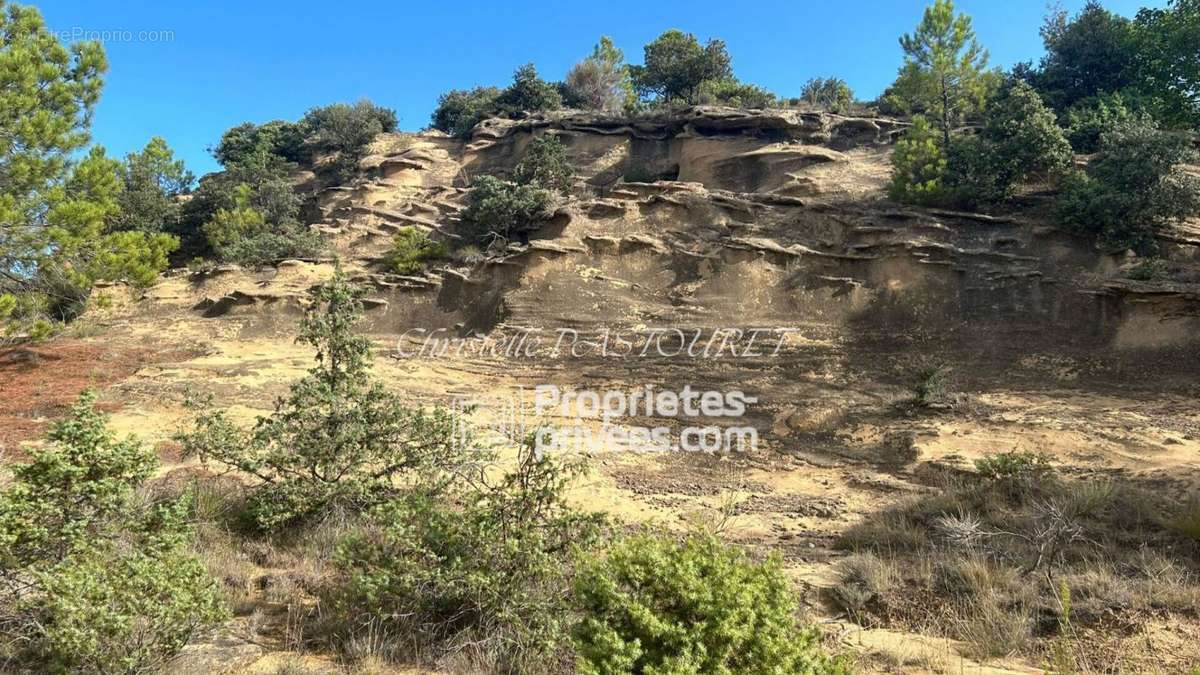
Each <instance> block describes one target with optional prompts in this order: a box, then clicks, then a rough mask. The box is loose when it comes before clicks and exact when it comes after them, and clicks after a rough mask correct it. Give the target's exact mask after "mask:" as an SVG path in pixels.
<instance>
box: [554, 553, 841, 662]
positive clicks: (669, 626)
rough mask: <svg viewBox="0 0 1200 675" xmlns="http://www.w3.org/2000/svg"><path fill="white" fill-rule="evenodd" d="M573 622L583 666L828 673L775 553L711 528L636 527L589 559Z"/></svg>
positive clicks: (815, 637)
mask: <svg viewBox="0 0 1200 675" xmlns="http://www.w3.org/2000/svg"><path fill="white" fill-rule="evenodd" d="M576 592H577V593H578V595H579V598H580V603H581V607H582V610H583V621H582V622H581V623H580V624H579V627H578V628H577V630H576V643H577V646H578V652H579V667H580V670H581V671H582V672H585V673H746V674H752V673H764V674H765V673H829V672H839V671H840V670H841V669H840V667H839V666H838V665H837V664H835V663H833V662H831V661H830V660H829V659H828V658H827V657H825V656H824V655H822V653H821V651H820V648H819V646H818V642H819V636H818V633H817V632H816V631H815V630H812V629H802V628H800V626H799V625H798V623H797V619H796V611H797V609H796V603H795V600H794V593H793V590H792V588H791V584H790V583H789V581H788V579H787V576H786V575H784V573H783V571H782V570H781V569H780V563H779V559H778V558H772V559H771V560H769V561H767V562H765V563H761V564H759V563H754V562H751V561H749V560H748V559H747V558H746V556H745V554H743V553H742V552H741V551H739V550H738V549H736V548H731V547H728V546H726V545H724V544H722V543H721V542H719V541H718V540H717V539H716V538H714V537H711V536H693V537H691V538H689V539H687V540H686V541H684V542H682V543H676V542H674V541H669V540H665V539H660V538H654V537H646V536H641V537H635V538H632V539H629V540H626V541H624V542H621V543H619V544H618V545H617V546H615V547H614V548H613V549H612V550H611V551H610V552H609V554H608V555H607V556H605V557H603V558H599V559H596V560H594V561H592V563H591V564H590V565H588V566H586V567H585V568H584V570H583V571H582V572H581V574H580V577H579V579H578V582H577V584H576Z"/></svg>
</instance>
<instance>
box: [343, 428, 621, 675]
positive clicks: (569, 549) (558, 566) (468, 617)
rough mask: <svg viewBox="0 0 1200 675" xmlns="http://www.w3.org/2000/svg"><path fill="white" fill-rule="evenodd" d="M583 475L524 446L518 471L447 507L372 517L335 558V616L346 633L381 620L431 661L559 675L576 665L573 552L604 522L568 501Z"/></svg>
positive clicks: (427, 502)
mask: <svg viewBox="0 0 1200 675" xmlns="http://www.w3.org/2000/svg"><path fill="white" fill-rule="evenodd" d="M581 468H582V467H581V465H579V464H572V463H567V462H562V461H558V460H556V459H554V458H551V457H548V456H543V455H538V454H537V453H536V452H534V450H533V448H532V446H531V445H529V444H526V445H524V446H522V448H521V451H520V453H519V457H518V460H517V464H516V467H515V468H514V469H512V470H510V471H509V472H507V473H505V474H504V475H503V476H502V477H501V478H500V479H499V481H498V482H496V483H495V484H492V483H490V482H488V481H487V480H485V479H483V477H481V482H479V483H473V484H472V487H470V488H468V489H465V490H463V491H460V492H457V493H454V494H453V495H451V496H450V498H443V499H436V498H430V497H427V496H417V497H415V498H414V497H409V498H401V499H398V500H395V501H392V502H389V503H388V504H385V505H383V506H381V507H379V508H378V509H376V510H375V511H374V512H373V513H372V514H371V516H370V518H369V519H368V525H367V526H366V527H365V528H363V529H362V530H361V531H360V532H358V533H356V534H355V535H353V536H351V537H349V538H348V539H347V540H346V541H345V542H344V543H343V544H342V545H341V547H340V548H339V550H338V554H337V567H338V569H339V571H340V573H341V575H342V576H343V579H344V581H343V585H342V588H341V590H340V593H339V597H338V598H337V600H336V602H334V603H333V604H334V606H336V607H339V608H340V610H341V612H342V614H343V616H344V617H346V618H347V619H348V623H349V624H350V626H351V627H354V626H359V625H366V624H369V623H371V622H376V621H379V620H380V617H385V618H384V619H383V621H384V622H385V623H386V624H387V625H386V628H387V629H389V630H391V631H394V632H396V633H397V634H403V635H406V636H412V637H413V638H414V639H415V640H416V641H417V642H418V643H420V644H421V645H422V646H424V647H425V648H426V649H427V650H432V651H433V652H434V653H436V654H439V655H441V654H446V653H460V654H461V653H462V652H464V651H466V652H468V654H467V657H468V659H472V660H474V661H476V662H486V663H491V664H495V665H496V666H497V667H498V670H500V671H501V672H520V673H529V672H558V671H559V669H558V667H557V666H559V665H561V664H563V663H565V662H569V660H570V656H569V650H570V639H569V630H570V626H571V623H572V621H573V619H574V616H575V613H574V608H573V606H572V602H571V600H572V599H571V594H570V582H569V577H570V575H571V573H572V570H573V569H574V560H575V551H576V550H578V549H584V550H586V549H587V548H590V547H591V546H592V545H593V544H594V543H595V541H596V539H597V536H598V535H599V533H600V524H601V521H600V520H599V518H598V517H596V516H592V515H586V514H583V513H581V512H579V511H577V510H575V509H574V508H572V507H570V506H569V505H568V504H567V503H566V501H565V491H566V487H567V484H568V481H569V480H571V479H572V478H573V477H574V476H575V475H576V474H577V473H578V472H579V470H580V469H581Z"/></svg>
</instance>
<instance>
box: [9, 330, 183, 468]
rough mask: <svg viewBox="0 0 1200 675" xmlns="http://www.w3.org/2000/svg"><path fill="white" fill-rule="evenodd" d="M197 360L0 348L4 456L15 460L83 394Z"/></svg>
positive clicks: (72, 348)
mask: <svg viewBox="0 0 1200 675" xmlns="http://www.w3.org/2000/svg"><path fill="white" fill-rule="evenodd" d="M192 355H194V354H193V353H192V352H189V351H187V350H180V349H169V350H163V349H155V348H152V347H146V346H136V347H126V346H121V345H115V344H107V343H101V342H91V341H83V340H54V341H51V342H47V343H44V344H39V345H35V346H26V347H12V348H9V349H0V452H3V453H4V457H6V458H10V457H12V456H13V455H14V454H16V453H18V452H19V450H20V445H21V442H22V441H28V440H30V439H34V438H37V437H39V436H41V434H42V432H43V431H44V430H45V428H46V426H47V424H49V422H50V421H52V420H54V419H57V418H59V417H61V416H62V415H63V414H64V413H65V412H66V411H67V410H68V409H69V408H70V405H71V403H72V402H73V401H74V400H75V399H76V397H78V396H79V394H80V392H82V391H83V390H84V389H87V388H89V387H92V388H97V389H103V388H104V387H107V386H109V385H111V384H114V383H116V382H119V381H121V380H123V379H125V378H127V377H129V376H130V375H132V374H133V373H135V372H137V371H138V369H140V368H142V367H143V366H146V365H149V364H151V363H163V362H169V361H173V360H181V359H185V358H188V357H190V356H192ZM99 407H100V408H101V409H103V410H106V411H109V412H111V411H113V410H116V409H119V408H120V405H119V404H116V403H102V404H100V406H99Z"/></svg>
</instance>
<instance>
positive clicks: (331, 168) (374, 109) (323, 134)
mask: <svg viewBox="0 0 1200 675" xmlns="http://www.w3.org/2000/svg"><path fill="white" fill-rule="evenodd" d="M300 128H301V129H302V130H303V131H304V132H305V133H306V134H307V142H306V146H307V147H308V148H309V150H310V151H311V152H312V153H321V154H329V153H332V154H334V157H333V158H332V160H331V161H330V162H328V163H327V164H324V165H322V166H321V167H319V168H321V169H322V170H323V171H325V172H327V173H328V174H329V175H330V176H332V177H333V178H334V179H335V180H338V181H340V182H344V181H346V180H349V179H350V178H352V177H353V176H354V175H355V174H356V173H357V171H358V162H359V160H361V159H362V158H363V156H364V155H365V154H366V151H367V147H368V146H369V145H370V144H371V141H373V140H375V137H376V136H378V135H379V134H382V133H390V132H393V131H395V130H396V112H395V111H394V110H391V109H390V108H384V107H382V106H377V105H375V104H374V103H371V102H370V101H367V100H362V101H359V102H358V103H355V104H354V105H348V104H345V103H335V104H333V105H327V106H324V107H321V108H313V109H312V110H309V111H308V112H307V113H305V114H304V118H303V119H301V120H300Z"/></svg>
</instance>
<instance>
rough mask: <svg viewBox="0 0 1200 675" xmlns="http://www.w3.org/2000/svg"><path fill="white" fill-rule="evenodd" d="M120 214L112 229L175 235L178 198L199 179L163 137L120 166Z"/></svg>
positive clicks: (132, 155) (153, 141) (129, 156)
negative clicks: (121, 186) (121, 185)
mask: <svg viewBox="0 0 1200 675" xmlns="http://www.w3.org/2000/svg"><path fill="white" fill-rule="evenodd" d="M121 180H122V184H123V189H122V190H121V193H120V195H119V196H118V197H117V201H118V203H119V204H120V211H119V213H118V215H117V216H116V218H115V219H114V222H112V223H111V224H110V228H112V229H117V230H137V231H141V232H149V233H158V232H172V231H174V230H175V228H176V226H177V224H178V220H179V197H180V195H183V194H185V193H187V192H188V191H189V190H191V188H192V185H193V184H194V183H195V181H196V177H195V176H194V175H192V173H191V172H190V171H188V170H187V168H186V167H185V166H184V164H183V160H177V159H175V155H174V153H173V152H172V151H171V148H170V147H169V146H168V145H167V142H166V141H164V140H163V139H161V138H158V137H155V138H152V139H150V142H149V143H147V144H146V147H145V148H143V149H142V150H141V152H135V153H130V154H129V155H127V156H126V157H125V163H124V165H123V166H122V167H121Z"/></svg>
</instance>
